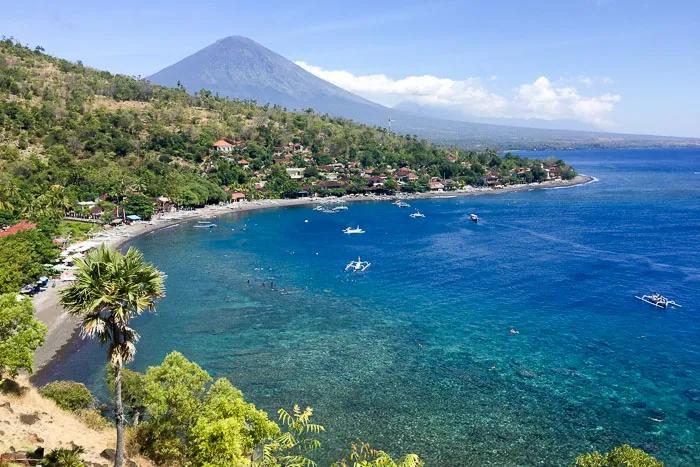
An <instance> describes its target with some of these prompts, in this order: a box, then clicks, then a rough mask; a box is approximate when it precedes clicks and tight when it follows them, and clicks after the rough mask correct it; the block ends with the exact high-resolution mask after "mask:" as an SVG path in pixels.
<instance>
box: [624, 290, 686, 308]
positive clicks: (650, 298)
mask: <svg viewBox="0 0 700 467" xmlns="http://www.w3.org/2000/svg"><path fill="white" fill-rule="evenodd" d="M634 298H636V299H637V300H641V301H643V302H644V303H648V304H649V305H653V306H655V307H657V308H663V309H667V308H668V307H671V308H682V307H681V305H679V304H678V303H676V302H674V301H673V300H670V299H669V298H667V297H664V296H663V295H661V294H660V293H658V292H653V293H651V294H649V295H642V296H641V297H639V296H637V295H635V296H634Z"/></svg>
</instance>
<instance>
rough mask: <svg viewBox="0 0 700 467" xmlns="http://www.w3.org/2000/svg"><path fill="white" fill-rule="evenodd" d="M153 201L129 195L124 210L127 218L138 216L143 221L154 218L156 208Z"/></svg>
mask: <svg viewBox="0 0 700 467" xmlns="http://www.w3.org/2000/svg"><path fill="white" fill-rule="evenodd" d="M153 204H154V203H153V200H152V199H151V198H149V197H148V196H145V195H141V194H133V195H129V196H128V197H127V198H126V200H125V201H124V210H125V212H126V215H127V216H130V215H132V214H136V215H137V216H139V217H140V218H141V219H144V220H148V219H150V218H151V216H153V212H154V211H155V207H154V205H153Z"/></svg>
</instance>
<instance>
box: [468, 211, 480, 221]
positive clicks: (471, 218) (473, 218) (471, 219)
mask: <svg viewBox="0 0 700 467" xmlns="http://www.w3.org/2000/svg"><path fill="white" fill-rule="evenodd" d="M469 220H470V221H472V222H479V216H477V215H476V214H473V213H472V214H469Z"/></svg>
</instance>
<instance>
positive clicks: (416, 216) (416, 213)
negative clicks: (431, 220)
mask: <svg viewBox="0 0 700 467" xmlns="http://www.w3.org/2000/svg"><path fill="white" fill-rule="evenodd" d="M409 217H411V218H413V219H418V218H419V217H425V214H423V213H422V212H420V211H419V210H418V209H416V212H414V213H412V214H409Z"/></svg>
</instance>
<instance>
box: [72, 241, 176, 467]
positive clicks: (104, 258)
mask: <svg viewBox="0 0 700 467" xmlns="http://www.w3.org/2000/svg"><path fill="white" fill-rule="evenodd" d="M164 277H165V276H164V275H163V273H162V272H160V271H159V270H158V269H156V267H155V266H153V265H152V264H150V263H147V262H145V261H144V259H143V255H142V254H141V252H139V251H138V250H136V249H134V248H129V250H128V251H127V252H126V254H124V255H122V254H121V253H119V252H118V251H115V250H112V249H110V248H106V247H104V246H102V247H100V248H99V249H97V250H94V251H92V252H90V253H89V254H88V255H87V256H86V257H85V259H84V260H83V261H80V262H79V264H78V270H77V272H76V275H75V281H74V282H73V284H72V285H71V286H70V287H68V288H66V289H65V290H63V291H62V292H61V304H62V305H63V306H64V308H65V309H66V311H67V312H68V313H70V314H71V315H74V316H78V317H80V318H81V320H82V322H81V335H82V336H83V338H85V337H90V338H97V339H98V340H99V341H100V342H101V343H102V344H107V345H109V350H108V352H107V355H108V359H109V363H110V364H111V365H112V367H113V368H114V387H115V391H114V399H115V400H114V404H115V411H114V413H115V420H116V424H117V449H116V457H115V460H114V465H115V467H120V466H121V465H122V463H123V461H124V407H123V405H122V368H123V367H124V365H125V364H126V363H128V362H130V361H131V360H133V358H134V354H135V353H136V347H135V343H136V341H138V338H139V335H138V334H137V333H136V331H135V330H134V329H132V328H130V327H129V321H130V320H131V318H133V317H135V316H138V315H140V314H141V313H143V312H144V311H154V310H155V300H156V299H157V298H160V297H163V296H164V295H165V287H164Z"/></svg>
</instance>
